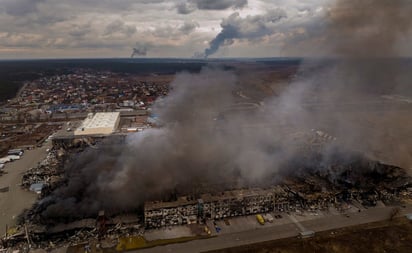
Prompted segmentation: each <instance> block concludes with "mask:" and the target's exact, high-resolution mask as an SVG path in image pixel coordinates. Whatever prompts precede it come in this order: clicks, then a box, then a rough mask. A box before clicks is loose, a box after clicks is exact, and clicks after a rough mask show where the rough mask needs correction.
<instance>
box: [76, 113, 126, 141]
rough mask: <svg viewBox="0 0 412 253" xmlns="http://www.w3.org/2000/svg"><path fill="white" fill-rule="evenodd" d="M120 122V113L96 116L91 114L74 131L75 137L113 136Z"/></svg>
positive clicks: (97, 114)
mask: <svg viewBox="0 0 412 253" xmlns="http://www.w3.org/2000/svg"><path fill="white" fill-rule="evenodd" d="M119 120H120V113H119V112H98V113H96V114H95V115H94V116H93V115H92V114H89V116H88V117H87V118H86V119H85V120H84V121H83V123H82V124H81V125H80V127H79V128H77V129H76V131H74V135H90V134H111V133H113V132H114V131H116V129H117V126H118V125H119Z"/></svg>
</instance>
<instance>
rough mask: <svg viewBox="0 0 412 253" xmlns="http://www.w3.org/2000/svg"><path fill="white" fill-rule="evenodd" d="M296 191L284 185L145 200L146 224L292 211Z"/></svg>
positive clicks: (164, 224) (173, 223)
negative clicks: (195, 197)
mask: <svg viewBox="0 0 412 253" xmlns="http://www.w3.org/2000/svg"><path fill="white" fill-rule="evenodd" d="M293 195H294V194H293V193H292V192H291V191H286V190H285V189H284V188H283V187H281V186H276V187H274V188H271V189H243V190H233V191H224V192H222V193H220V194H215V195H212V194H210V193H208V194H203V195H202V196H201V198H199V199H197V200H195V199H189V198H188V197H181V198H179V199H178V200H177V201H173V202H146V203H145V206H144V217H145V226H146V227H147V228H158V227H162V226H170V225H183V224H191V223H203V222H204V221H205V220H206V219H215V220H218V219H223V218H229V217H236V216H243V215H251V214H257V213H267V212H273V211H276V212H283V211H292V210H294V209H295V208H296V203H295V199H296V198H294V196H293Z"/></svg>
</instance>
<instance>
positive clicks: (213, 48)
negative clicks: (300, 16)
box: [204, 9, 287, 57]
mask: <svg viewBox="0 0 412 253" xmlns="http://www.w3.org/2000/svg"><path fill="white" fill-rule="evenodd" d="M286 16H287V15H286V12H285V11H284V10H282V9H275V10H270V11H268V12H267V13H266V14H264V15H255V16H247V17H245V18H242V17H240V15H239V13H238V12H235V13H233V14H232V15H230V16H229V17H228V18H226V19H224V20H223V21H222V23H221V24H220V26H221V27H222V31H221V32H220V33H219V34H218V35H217V36H216V37H215V38H214V39H213V40H212V41H211V42H210V43H209V44H210V47H209V48H207V49H205V51H204V57H208V56H210V55H212V54H214V53H216V52H217V51H218V50H219V48H220V47H221V46H223V45H230V44H232V43H233V42H234V40H235V39H248V40H255V39H259V38H262V37H264V36H266V35H271V34H273V33H274V32H275V30H274V27H273V24H275V23H277V22H278V21H279V20H281V19H282V18H286Z"/></svg>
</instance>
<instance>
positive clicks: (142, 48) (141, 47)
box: [130, 43, 149, 58]
mask: <svg viewBox="0 0 412 253" xmlns="http://www.w3.org/2000/svg"><path fill="white" fill-rule="evenodd" d="M148 50H149V47H148V46H147V45H146V44H138V43H136V47H134V48H133V52H132V55H131V56H130V57H131V58H133V57H135V56H145V55H147V51H148Z"/></svg>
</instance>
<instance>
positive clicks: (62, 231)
mask: <svg viewBox="0 0 412 253" xmlns="http://www.w3.org/2000/svg"><path fill="white" fill-rule="evenodd" d="M143 233H144V228H142V227H141V225H140V220H139V218H138V217H137V216H136V215H119V216H116V217H114V218H107V217H106V216H104V212H101V213H99V214H98V216H97V219H82V220H78V221H75V222H71V223H68V224H55V225H54V226H50V227H46V226H41V225H36V224H25V225H21V226H19V227H17V228H15V229H13V230H9V231H8V233H6V235H5V236H4V237H3V238H2V239H1V240H0V251H1V250H2V249H7V248H13V249H14V250H16V249H18V250H21V251H23V252H27V251H28V249H29V248H30V249H31V250H33V249H43V250H46V251H47V250H51V249H55V248H62V247H69V246H76V245H82V244H88V243H90V242H96V243H97V242H98V243H100V244H101V246H102V247H105V248H113V247H115V246H116V245H117V244H118V238H121V237H130V236H142V235H143Z"/></svg>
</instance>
